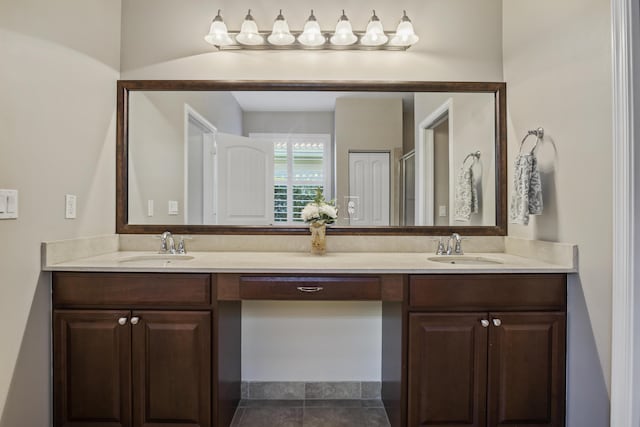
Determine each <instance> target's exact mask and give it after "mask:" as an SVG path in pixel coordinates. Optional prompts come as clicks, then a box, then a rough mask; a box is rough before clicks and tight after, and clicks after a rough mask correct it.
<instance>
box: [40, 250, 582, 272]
mask: <svg viewBox="0 0 640 427" xmlns="http://www.w3.org/2000/svg"><path fill="white" fill-rule="evenodd" d="M187 255H188V257H184V258H183V257H181V256H179V255H178V256H175V255H173V256H172V255H166V256H159V254H158V253H157V252H153V251H115V252H110V253H105V254H101V255H97V256H91V257H86V258H78V259H72V260H67V261H63V262H58V263H54V264H47V263H46V261H45V264H44V265H43V270H45V271H87V272H89V271H90V272H97V271H105V272H173V273H178V272H184V273H216V272H217V273H310V272H313V273H357V274H363V273H375V274H383V273H388V274H400V273H402V274H462V273H494V274H495V273H572V272H575V271H576V266H575V264H571V265H569V264H564V265H563V264H554V263H550V262H546V261H542V260H539V259H536V258H529V257H523V256H517V255H512V254H507V253H496V252H488V253H466V254H465V255H464V256H465V257H468V258H472V257H482V258H484V259H485V260H490V261H495V262H496V263H489V264H481V265H478V264H465V263H461V262H460V260H457V261H456V260H455V256H452V257H450V258H447V261H449V262H448V263H441V262H436V261H432V260H429V258H432V257H435V254H433V253H424V252H329V253H327V254H326V255H322V256H318V255H311V254H310V253H306V252H251V251H207V252H189V253H188V254H187ZM191 257H192V258H191ZM441 257H446V255H443V256H441ZM186 258H188V259H186ZM450 260H454V262H455V263H450Z"/></svg>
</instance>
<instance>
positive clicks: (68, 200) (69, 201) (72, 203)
mask: <svg viewBox="0 0 640 427" xmlns="http://www.w3.org/2000/svg"><path fill="white" fill-rule="evenodd" d="M76 202H77V197H76V196H75V194H65V195H64V206H65V208H64V217H65V218H66V219H76Z"/></svg>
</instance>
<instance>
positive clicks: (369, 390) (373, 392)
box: [361, 381, 382, 399]
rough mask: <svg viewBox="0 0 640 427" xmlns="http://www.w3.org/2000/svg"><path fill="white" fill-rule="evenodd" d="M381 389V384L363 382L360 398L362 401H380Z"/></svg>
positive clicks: (377, 382)
mask: <svg viewBox="0 0 640 427" xmlns="http://www.w3.org/2000/svg"><path fill="white" fill-rule="evenodd" d="M381 389H382V384H381V383H380V382H379V381H363V382H362V396H361V397H362V398H363V399H380V391H381Z"/></svg>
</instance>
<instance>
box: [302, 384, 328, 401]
mask: <svg viewBox="0 0 640 427" xmlns="http://www.w3.org/2000/svg"><path fill="white" fill-rule="evenodd" d="M324 385H325V383H322V382H308V383H305V385H304V397H305V399H322V397H323V393H324Z"/></svg>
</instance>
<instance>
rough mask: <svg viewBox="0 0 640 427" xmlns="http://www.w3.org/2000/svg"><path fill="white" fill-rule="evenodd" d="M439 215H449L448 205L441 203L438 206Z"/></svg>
mask: <svg viewBox="0 0 640 427" xmlns="http://www.w3.org/2000/svg"><path fill="white" fill-rule="evenodd" d="M438 216H447V206H446V205H440V206H439V207H438Z"/></svg>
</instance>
